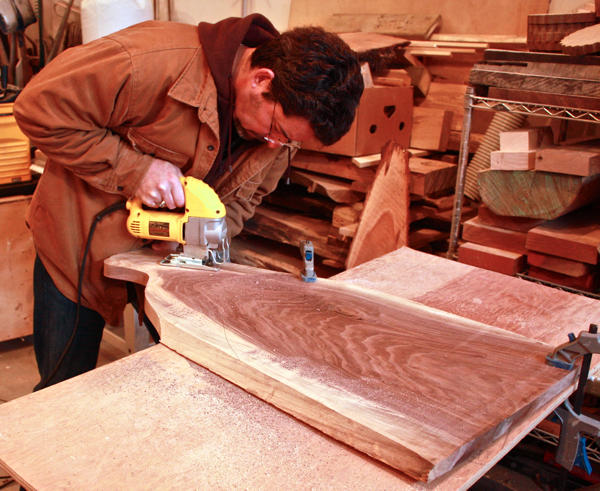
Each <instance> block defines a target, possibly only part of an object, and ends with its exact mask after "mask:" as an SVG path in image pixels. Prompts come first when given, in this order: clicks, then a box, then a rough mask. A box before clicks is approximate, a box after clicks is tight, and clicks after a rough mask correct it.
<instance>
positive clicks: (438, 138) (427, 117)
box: [410, 106, 454, 152]
mask: <svg viewBox="0 0 600 491" xmlns="http://www.w3.org/2000/svg"><path fill="white" fill-rule="evenodd" d="M453 116H454V113H453V112H452V111H447V110H444V109H434V108H427V107H419V106H415V107H414V108H413V126H412V133H411V136H410V146H411V147H414V148H421V149H424V150H434V151H437V152H445V151H446V150H447V149H448V141H449V140H450V131H451V129H452V118H453Z"/></svg>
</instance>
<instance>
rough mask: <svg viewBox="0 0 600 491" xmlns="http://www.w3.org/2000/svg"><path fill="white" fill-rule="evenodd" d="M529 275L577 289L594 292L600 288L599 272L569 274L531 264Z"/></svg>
mask: <svg viewBox="0 0 600 491" xmlns="http://www.w3.org/2000/svg"><path fill="white" fill-rule="evenodd" d="M527 275H528V276H530V277H531V278H536V279H538V280H542V281H547V282H549V283H552V284H554V285H561V286H566V287H568V288H573V289H575V290H579V291H583V292H589V293H594V292H596V291H597V290H598V285H599V284H600V283H599V280H600V277H599V276H598V274H597V273H589V274H585V275H582V276H569V275H565V274H561V273H555V272H554V271H549V270H547V269H542V268H538V267H536V266H530V267H529V270H528V272H527Z"/></svg>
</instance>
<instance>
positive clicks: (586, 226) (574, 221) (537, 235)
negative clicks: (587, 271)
mask: <svg viewBox="0 0 600 491" xmlns="http://www.w3.org/2000/svg"><path fill="white" fill-rule="evenodd" d="M598 245H600V204H599V203H598V202H596V203H594V204H591V205H589V206H586V207H584V208H581V209H579V210H577V211H574V212H571V213H569V214H567V215H565V216H562V217H560V218H557V219H555V220H550V221H547V222H546V223H544V224H543V225H540V226H538V227H535V228H532V229H531V230H530V231H529V232H527V248H528V249H531V250H532V251H537V252H544V253H546V254H552V255H554V256H559V257H564V258H567V259H572V260H574V261H581V262H583V263H587V264H598Z"/></svg>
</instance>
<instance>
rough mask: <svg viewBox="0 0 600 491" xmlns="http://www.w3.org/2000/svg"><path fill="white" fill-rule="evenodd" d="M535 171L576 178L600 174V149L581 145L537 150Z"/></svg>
mask: <svg viewBox="0 0 600 491" xmlns="http://www.w3.org/2000/svg"><path fill="white" fill-rule="evenodd" d="M535 169H536V170H540V171H546V172H557V173H559V174H569V175H575V176H583V177H586V176H591V175H593V174H597V173H598V172H600V148H597V147H596V148H594V147H584V146H579V145H572V146H554V147H547V148H540V149H539V150H537V159H536V161H535Z"/></svg>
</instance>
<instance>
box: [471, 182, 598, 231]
mask: <svg viewBox="0 0 600 491" xmlns="http://www.w3.org/2000/svg"><path fill="white" fill-rule="evenodd" d="M477 183H478V187H479V193H480V195H481V199H482V200H483V202H484V203H485V204H486V205H487V206H488V207H489V208H490V210H492V211H493V212H494V213H496V214H497V215H506V216H516V217H528V218H538V219H544V220H552V219H554V218H557V217H559V216H561V215H564V214H566V213H568V212H570V211H572V210H576V209H577V208H580V207H581V206H584V205H586V204H588V203H590V202H591V201H593V200H595V199H596V198H597V197H598V193H599V192H600V178H599V175H598V174H595V175H593V176H589V177H582V176H573V175H567V174H557V173H554V172H543V171H536V170H533V171H498V170H483V171H480V172H478V174H477Z"/></svg>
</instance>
